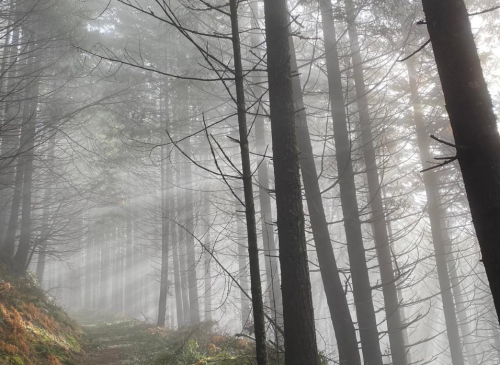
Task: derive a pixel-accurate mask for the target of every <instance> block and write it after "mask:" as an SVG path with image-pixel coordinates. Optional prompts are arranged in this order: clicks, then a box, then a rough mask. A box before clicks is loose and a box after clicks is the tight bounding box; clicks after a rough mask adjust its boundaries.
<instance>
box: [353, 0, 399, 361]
mask: <svg viewBox="0 0 500 365" xmlns="http://www.w3.org/2000/svg"><path fill="white" fill-rule="evenodd" d="M345 7H346V13H347V22H348V33H349V42H350V48H351V57H352V64H353V73H354V83H355V90H356V100H357V106H358V113H359V123H360V125H361V140H362V143H363V155H364V160H365V168H366V174H367V180H368V191H369V200H368V201H369V202H370V208H371V218H372V227H373V235H374V240H375V249H376V251H377V259H378V264H379V269H380V277H381V280H382V292H383V296H384V305H385V313H386V321H387V331H388V334H389V343H390V346H391V357H392V363H393V364H394V365H406V364H407V359H406V350H405V342H404V336H403V331H402V329H403V323H402V322H401V315H400V313H399V300H398V293H397V289H396V277H395V275H394V268H393V266H392V255H391V249H390V242H389V235H388V234H387V222H386V219H385V211H384V204H383V201H382V191H381V186H380V179H379V175H378V169H379V167H378V165H377V160H376V156H375V146H374V142H373V134H372V130H371V119H370V115H369V106H368V100H367V99H368V98H367V96H366V86H365V80H364V75H363V60H362V57H361V52H360V47H359V36H358V31H357V27H356V16H355V14H354V10H355V9H354V4H353V2H352V0H346V1H345Z"/></svg>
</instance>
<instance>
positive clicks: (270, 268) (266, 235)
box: [250, 3, 283, 346]
mask: <svg viewBox="0 0 500 365" xmlns="http://www.w3.org/2000/svg"><path fill="white" fill-rule="evenodd" d="M250 7H251V11H252V13H253V18H252V24H253V28H255V29H259V24H258V22H257V14H258V8H257V6H256V4H255V3H251V4H250ZM259 38H260V37H258V35H257V34H255V33H254V32H252V34H251V42H252V46H253V47H254V52H255V53H256V54H257V56H258V57H259V58H260V57H261V52H260V49H259V48H258V47H259V45H260V44H261V43H262V41H261V40H260V39H259ZM262 82H263V80H262V76H261V74H260V73H259V72H253V73H252V84H253V86H252V91H253V93H254V96H255V98H257V99H262V97H263V95H264V88H263V87H262ZM260 105H261V104H260V102H259V103H258V104H257V109H256V111H255V113H256V115H255V121H254V128H255V140H256V149H257V153H258V154H259V155H261V156H263V155H264V154H268V153H269V152H270V149H268V148H267V144H266V132H265V126H264V117H263V116H262V113H264V111H263V110H262V109H261V108H260ZM259 163H260V164H259V166H258V168H257V178H258V181H259V203H260V221H261V231H262V243H263V247H264V263H265V267H266V283H267V289H266V291H267V293H268V300H269V304H268V307H269V308H271V310H272V318H273V319H274V322H275V323H276V325H277V326H279V327H283V314H282V313H283V301H282V297H281V290H280V276H279V271H278V270H279V263H278V259H277V257H278V251H277V247H276V242H275V239H274V224H273V214H272V208H271V207H272V206H271V196H270V194H269V174H268V169H269V165H268V162H267V158H265V157H262V161H259ZM274 337H275V342H276V344H277V345H278V346H279V345H280V344H281V343H282V342H283V340H282V338H281V337H282V336H280V332H279V331H278V330H276V329H275V330H274Z"/></svg>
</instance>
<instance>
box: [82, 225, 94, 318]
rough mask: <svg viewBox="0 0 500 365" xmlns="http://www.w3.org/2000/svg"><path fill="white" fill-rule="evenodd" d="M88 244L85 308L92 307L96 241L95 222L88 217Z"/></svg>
mask: <svg viewBox="0 0 500 365" xmlns="http://www.w3.org/2000/svg"><path fill="white" fill-rule="evenodd" d="M87 230H88V237H87V245H86V246H85V289H84V290H85V291H84V292H85V295H84V296H85V300H84V306H85V309H91V307H92V271H93V270H92V265H93V262H92V259H93V257H92V251H93V249H92V247H93V245H94V241H95V224H94V222H92V221H91V220H90V219H87Z"/></svg>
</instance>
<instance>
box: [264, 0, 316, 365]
mask: <svg viewBox="0 0 500 365" xmlns="http://www.w3.org/2000/svg"><path fill="white" fill-rule="evenodd" d="M264 13H265V23H266V43H267V66H268V67H267V69H268V77H269V100H270V113H271V130H272V141H273V159H274V176H275V190H276V206H277V213H278V216H277V220H278V236H279V247H280V249H279V259H280V266H281V274H282V276H281V278H282V282H281V290H282V295H283V322H284V332H285V336H284V337H285V364H286V365H299V364H300V365H308V364H310V365H317V364H318V351H317V345H316V333H315V323H314V310H313V303H312V297H311V282H310V278H309V267H308V260H307V245H306V239H305V229H304V212H303V208H302V192H301V184H300V171H299V170H300V169H299V151H298V148H297V140H296V136H295V106H294V101H293V89H292V74H291V66H290V47H289V40H288V37H289V20H288V19H289V16H288V9H287V4H286V0H264Z"/></svg>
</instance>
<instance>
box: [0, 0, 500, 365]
mask: <svg viewBox="0 0 500 365" xmlns="http://www.w3.org/2000/svg"><path fill="white" fill-rule="evenodd" d="M449 2H454V3H461V1H458V0H453V1H451V0H450V1H449ZM267 3H269V4H270V3H272V1H271V0H266V5H265V6H264V3H263V2H261V1H256V0H249V1H235V0H231V1H230V2H229V3H227V2H226V1H219V0H210V1H192V0H172V1H164V0H158V1H150V0H144V1H140V2H138V1H131V0H110V1H109V2H108V1H100V0H88V1H74V0H43V1H38V0H36V1H35V0H4V1H3V2H1V3H0V124H1V126H0V247H1V248H0V261H1V262H2V264H3V265H6V267H8V268H10V270H12V271H13V272H15V273H17V274H18V275H32V276H33V277H35V278H36V280H38V282H39V283H40V285H41V287H42V288H43V290H44V291H46V292H47V293H48V294H49V295H50V296H51V297H52V298H54V300H55V301H56V302H57V303H59V304H60V305H61V306H62V307H63V308H64V309H65V310H67V311H68V312H69V313H70V314H71V313H78V312H81V311H86V312H87V313H91V312H102V313H110V314H113V315H119V316H122V317H123V318H129V319H130V318H135V319H137V320H139V321H144V322H149V323H153V324H157V325H158V326H161V327H166V328H167V330H174V329H176V328H182V327H186V326H192V325H194V324H197V323H200V322H204V321H207V322H208V321H213V322H215V323H216V325H217V328H218V329H219V331H220V332H221V333H222V332H223V333H229V334H240V333H244V334H246V336H247V337H250V338H251V339H256V340H257V342H256V351H257V355H256V357H257V363H259V364H263V363H262V362H261V360H259V359H260V358H259V355H258V354H259V343H260V342H259V341H264V342H263V343H264V345H263V346H264V347H266V346H268V347H269V348H275V349H278V351H283V352H284V354H285V360H284V363H285V364H287V365H291V364H299V363H305V362H302V360H300V359H299V358H296V359H295V360H293V359H292V357H295V355H293V351H297V352H299V353H300V351H303V352H302V353H303V354H307V351H308V350H307V349H306V347H307V346H309V348H313V350H314V347H317V351H316V350H314V351H316V352H318V353H320V357H321V359H322V361H324V362H323V363H327V364H337V363H339V362H340V363H344V364H349V365H351V364H362V363H366V364H373V365H382V364H395V365H396V364H398V365H409V364H419V365H420V364H422V365H423V364H429V363H430V364H443V365H445V364H452V365H465V364H468V365H479V364H481V365H488V364H491V365H496V364H498V363H499V362H500V353H499V351H500V332H499V323H498V316H497V312H496V310H495V305H494V300H493V297H492V294H491V291H490V286H491V287H492V288H493V281H492V277H494V276H491V275H490V274H489V273H488V275H487V270H485V263H486V261H485V258H486V259H487V260H491V261H495V260H498V253H497V251H495V252H496V253H495V255H496V256H495V257H490V255H491V252H492V251H491V250H487V249H486V244H485V243H484V246H483V242H490V243H491V242H494V245H496V244H497V242H496V241H492V240H488V239H486V238H485V239H484V240H483V241H481V239H478V237H480V238H481V237H486V236H482V235H480V234H476V231H477V230H478V229H479V228H478V226H477V225H476V227H475V226H474V224H476V223H478V224H479V220H478V219H477V218H476V217H478V216H475V217H473V216H472V215H471V208H470V206H474V209H472V212H473V213H475V212H477V211H478V210H477V209H479V208H481V206H485V204H483V203H479V200H474V199H475V198H474V196H473V195H472V190H470V188H469V186H472V185H467V184H468V180H467V179H466V178H465V177H464V179H465V180H464V179H463V178H462V173H463V174H464V176H467V175H466V172H465V167H464V166H465V165H463V164H462V161H460V151H461V150H460V148H462V147H461V145H460V144H458V142H457V145H455V138H456V136H457V135H458V134H456V133H458V132H457V129H456V128H455V125H454V124H453V123H454V121H453V119H452V123H451V124H450V119H449V114H450V115H451V116H452V117H453V115H457V113H455V114H453V113H452V109H451V108H452V107H453V105H455V104H452V103H451V102H450V100H452V99H451V98H449V96H447V95H446V90H447V89H446V87H444V90H445V94H443V89H442V84H443V85H446V83H445V81H443V80H445V79H444V76H443V75H444V73H445V72H446V70H447V69H446V67H449V68H450V70H451V67H454V66H453V65H454V63H453V62H452V61H450V62H449V63H448V65H447V66H442V67H437V66H436V61H435V57H434V53H436V55H438V53H437V52H438V50H439V48H438V44H437V43H435V41H434V38H433V34H431V35H430V38H429V34H428V32H427V27H426V22H425V21H424V20H425V19H426V17H425V14H424V12H423V10H422V3H421V2H420V1H404V0H391V1H359V0H346V1H333V2H330V0H320V1H312V0H300V1H295V0H294V1H287V2H285V1H281V0H280V1H279V3H282V4H285V3H286V4H287V5H288V9H289V13H286V14H284V13H280V14H281V16H280V17H278V16H276V17H275V18H273V17H272V15H269V14H272V11H273V9H272V6H271V5H268V4H267ZM276 3H278V1H277V2H276ZM424 6H425V1H424ZM429 6H430V5H429ZM466 6H467V8H468V12H469V14H473V13H479V14H476V15H470V19H471V24H472V34H473V35H474V41H475V44H476V46H477V50H478V54H479V59H480V62H481V66H482V71H483V74H484V78H485V80H486V83H487V87H488V89H487V91H488V90H489V95H490V96H491V99H490V100H492V109H493V112H492V114H491V115H493V113H496V114H497V115H498V112H499V107H500V104H499V100H500V84H499V80H500V78H499V74H500V66H499V65H500V63H499V61H500V54H499V52H498V48H499V44H500V40H499V37H498V34H499V29H498V27H499V17H498V14H499V13H498V12H499V11H500V10H496V8H498V6H497V4H496V3H495V2H492V1H475V0H467V1H466ZM276 14H278V13H276ZM283 14H284V15H283ZM426 14H427V17H428V18H429V17H430V10H429V12H427V10H426ZM273 19H274V20H273ZM287 19H288V20H287ZM429 19H430V18H429ZM280 22H281V23H280ZM283 22H288V23H287V26H283V24H284V23H283ZM273 23H280V24H281V25H280V26H281V28H280V26H278V25H273ZM266 26H267V28H268V29H267V30H266ZM276 29H284V30H285V31H286V32H287V33H286V34H287V36H288V38H286V37H285V38H282V39H288V42H282V43H281V44H282V45H283V47H282V48H280V47H273V48H271V47H272V44H274V43H272V42H278V40H279V39H281V38H279V37H278V35H277V36H276V37H274V36H273V37H271V36H272V34H273V33H272V32H274V31H276V32H278V30H276ZM469 32H470V30H469ZM276 34H277V33H276ZM457 37H458V36H457ZM464 37H465V36H464ZM266 39H267V42H266ZM471 39H472V38H471ZM431 40H432V44H429V42H430V41H431ZM451 43H453V42H452V41H450V44H451ZM268 47H269V48H268ZM433 50H434V52H433ZM279 52H281V57H282V58H281V59H280V58H279V57H280V53H279ZM283 52H285V53H283ZM288 52H289V53H288ZM438 56H439V55H438ZM280 60H281V61H282V63H279V62H281V61H280ZM436 60H438V61H439V58H438V57H436ZM464 62H465V61H464ZM455 63H456V62H455ZM438 66H439V65H438ZM288 71H291V72H288ZM450 72H451V71H450ZM283 75H284V76H283ZM281 76H283V80H284V83H283V82H281V81H279V80H281V79H280V77H281ZM440 77H441V79H440ZM455 77H456V78H460V77H461V75H458V74H457V75H455ZM464 77H465V76H464ZM481 77H482V76H481ZM268 81H269V82H268ZM470 82H472V83H474V82H476V81H470ZM478 82H480V81H478ZM474 85H476V84H474ZM474 85H473V86H474ZM481 85H482V84H481ZM473 86H470V88H472V89H474V87H476V86H477V85H476V86H474V87H473ZM485 87H486V86H485ZM478 88H479V86H478ZM485 90H486V89H485ZM486 94H488V93H486ZM287 95H289V96H290V97H292V96H293V99H290V98H289V99H286V100H285V98H286V97H287ZM280 103H281V104H280ZM457 104H460V102H457ZM447 106H448V109H447ZM287 108H288V109H287ZM290 108H293V110H292V113H291V114H290V113H289V111H290V110H291V109H290ZM287 113H288V114H287ZM458 114H460V113H458ZM471 122H472V121H471ZM474 122H476V121H475V120H474ZM478 123H479V122H478ZM470 128H472V129H473V128H474V127H473V126H471V127H470ZM477 128H479V127H477ZM472 129H471V130H472ZM473 133H475V132H471V134H473ZM490 133H491V134H492V135H494V138H496V139H498V132H497V130H493V131H492V132H490ZM488 143H489V142H488ZM488 143H485V145H486V144H488ZM457 146H458V147H457ZM464 148H468V147H464ZM457 156H458V157H457ZM457 158H458V159H459V160H457ZM492 159H493V157H492ZM488 161H489V160H488ZM459 162H460V165H459ZM461 168H462V170H461ZM490 169H493V166H490ZM299 174H300V175H299ZM476 179H478V181H489V180H488V177H487V176H477V177H476ZM464 181H465V183H464ZM497 185H498V180H497ZM488 186H489V185H488ZM485 189H487V188H486V187H485ZM498 189H500V187H498ZM498 189H497V195H495V196H493V195H490V196H491V200H492V206H497V205H495V204H497V203H496V202H497V200H498V196H500V195H498ZM479 190H480V188H479ZM294 194H295V195H294ZM483 202H484V200H483ZM473 204H474V205H473ZM476 206H478V207H479V208H475V207H476ZM495 214H498V212H496V213H495ZM473 218H474V219H473ZM492 219H493V218H492ZM499 223H500V222H499ZM478 232H479V231H478ZM496 237H497V238H498V235H497V236H496ZM496 250H497V249H496ZM481 252H483V253H481ZM483 261H484V262H483ZM496 262H497V261H496ZM494 285H497V284H494ZM495 290H496V289H495ZM308 303H310V304H312V305H308ZM313 317H314V318H313ZM262 326H264V327H262ZM292 332H293V333H292ZM259 336H260V337H259ZM311 336H312V337H311ZM314 337H315V338H314ZM311 338H312V340H311ZM259 339H260V340H259ZM285 341H286V342H285ZM266 344H267V345H266ZM260 349H261V350H262V347H260ZM353 349H354V350H353ZM304 356H306V355H304ZM309 358H310V357H309ZM310 359H311V361H312V362H310V363H311V364H312V363H314V361H313V359H312V358H310Z"/></svg>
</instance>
